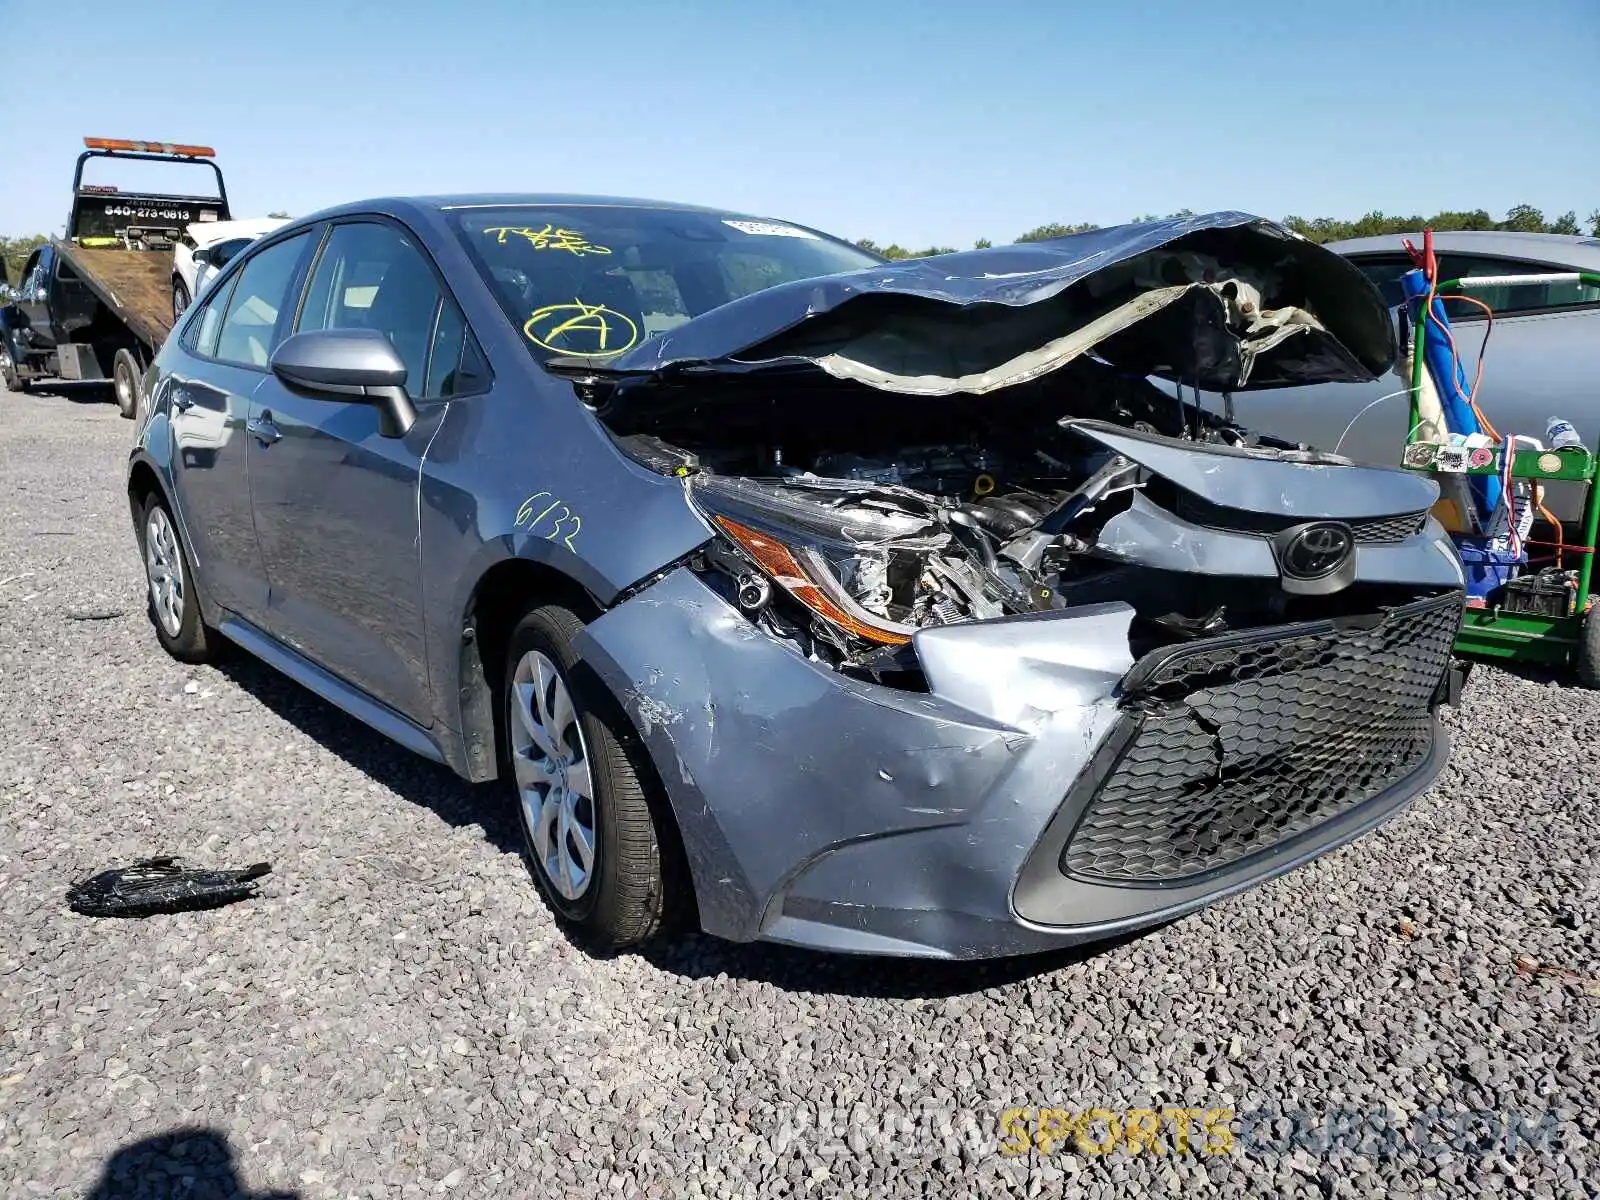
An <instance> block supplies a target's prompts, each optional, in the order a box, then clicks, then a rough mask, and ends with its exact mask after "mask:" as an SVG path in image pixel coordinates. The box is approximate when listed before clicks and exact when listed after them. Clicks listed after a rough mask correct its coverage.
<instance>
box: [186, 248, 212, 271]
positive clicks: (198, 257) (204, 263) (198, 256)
mask: <svg viewBox="0 0 1600 1200" xmlns="http://www.w3.org/2000/svg"><path fill="white" fill-rule="evenodd" d="M189 257H190V258H191V259H193V260H194V265H195V266H197V267H209V266H210V265H211V251H209V250H203V249H202V250H196V251H195V252H194V253H193V254H191V255H190V256H189Z"/></svg>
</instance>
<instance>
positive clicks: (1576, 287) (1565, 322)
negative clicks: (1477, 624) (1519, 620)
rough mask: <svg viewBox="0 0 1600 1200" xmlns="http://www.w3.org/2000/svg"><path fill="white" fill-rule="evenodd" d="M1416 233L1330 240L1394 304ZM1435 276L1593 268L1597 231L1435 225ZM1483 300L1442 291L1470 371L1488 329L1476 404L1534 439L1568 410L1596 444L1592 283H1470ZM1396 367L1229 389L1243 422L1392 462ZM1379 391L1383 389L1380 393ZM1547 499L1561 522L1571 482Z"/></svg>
mask: <svg viewBox="0 0 1600 1200" xmlns="http://www.w3.org/2000/svg"><path fill="white" fill-rule="evenodd" d="M1403 238H1410V239H1411V241H1412V243H1413V244H1414V245H1418V246H1420V245H1421V244H1422V234H1421V232H1417V233H1410V234H1386V235H1384V236H1382V237H1370V238H1353V239H1350V240H1347V241H1341V242H1329V243H1328V244H1327V248H1328V249H1330V250H1332V251H1334V252H1336V253H1338V254H1341V255H1343V256H1344V257H1346V258H1348V259H1349V260H1350V261H1351V262H1353V263H1355V265H1356V266H1358V267H1360V268H1361V270H1362V272H1363V273H1364V274H1365V275H1366V276H1367V278H1368V279H1370V280H1372V282H1373V283H1374V284H1376V285H1377V287H1378V290H1379V291H1380V292H1382V293H1383V298H1384V300H1385V301H1386V302H1387V303H1388V304H1389V305H1390V307H1391V308H1392V307H1394V306H1397V305H1399V304H1400V303H1401V299H1402V297H1401V294H1400V277H1401V276H1402V275H1404V274H1405V273H1406V272H1407V271H1409V270H1410V269H1411V259H1410V256H1409V255H1407V253H1406V251H1405V247H1404V246H1403V245H1402V244H1401V241H1402V239H1403ZM1433 245H1434V251H1435V253H1436V254H1438V256H1439V278H1440V279H1442V280H1445V279H1459V278H1462V277H1465V276H1473V275H1476V276H1488V275H1539V274H1546V273H1551V272H1563V271H1591V272H1600V238H1595V237H1567V236H1562V235H1559V234H1549V233H1504V232H1462V233H1436V234H1434V238H1433ZM1472 295H1473V296H1474V297H1475V298H1477V299H1479V300H1482V301H1483V302H1484V303H1485V304H1487V305H1489V307H1490V308H1491V309H1492V310H1493V311H1494V319H1493V323H1492V332H1490V328H1491V323H1490V321H1489V320H1488V319H1487V318H1486V317H1485V314H1484V313H1483V311H1482V310H1481V309H1479V308H1478V307H1477V306H1475V305H1471V304H1463V303H1459V302H1455V303H1452V302H1448V301H1447V302H1446V310H1447V311H1448V313H1449V314H1450V323H1451V326H1452V328H1453V330H1454V333H1455V340H1456V348H1457V351H1458V353H1459V354H1460V355H1461V358H1462V361H1463V364H1464V366H1465V367H1466V371H1467V377H1468V378H1469V379H1471V378H1472V377H1473V375H1474V373H1475V371H1476V364H1477V360H1478V354H1479V352H1480V350H1482V348H1483V344H1484V336H1485V334H1486V333H1488V334H1489V344H1488V353H1487V356H1486V358H1485V360H1484V372H1483V383H1482V386H1481V388H1480V390H1479V392H1478V404H1479V406H1480V407H1481V408H1482V409H1483V411H1484V413H1485V415H1486V416H1488V418H1489V420H1490V421H1491V422H1492V423H1493V424H1494V426H1495V428H1496V429H1497V430H1498V431H1499V432H1500V433H1501V434H1502V435H1504V436H1510V435H1512V434H1525V435H1527V436H1530V437H1536V438H1540V439H1543V437H1544V434H1545V426H1546V424H1547V423H1548V421H1549V419H1550V418H1551V417H1553V416H1561V417H1565V418H1567V419H1568V420H1570V421H1571V422H1572V423H1573V424H1574V425H1575V426H1576V427H1577V430H1578V433H1579V435H1580V436H1581V437H1582V438H1583V441H1584V444H1585V445H1587V446H1594V445H1596V444H1597V443H1600V288H1597V287H1594V286H1592V285H1589V284H1577V283H1546V284H1537V285H1532V286H1521V285H1519V286H1516V287H1511V286H1507V287H1498V288H1490V289H1487V290H1482V291H1474V292H1472ZM1405 388H1406V379H1405V378H1404V377H1403V376H1402V374H1401V368H1400V367H1398V366H1397V367H1396V368H1395V371H1394V372H1393V373H1391V374H1388V375H1385V376H1384V377H1382V378H1380V379H1378V380H1375V381H1374V382H1372V383H1366V384H1355V385H1350V384H1312V385H1310V386H1307V387H1297V388H1283V389H1278V390H1275V391H1266V392H1252V393H1247V394H1243V395H1240V396H1236V397H1235V398H1234V409H1235V413H1236V414H1237V419H1238V420H1239V422H1240V423H1241V424H1243V425H1246V426H1250V427H1254V428H1256V429H1261V430H1264V431H1267V432H1270V433H1272V434H1274V435H1276V436H1278V437H1283V438H1290V439H1293V440H1295V441H1300V442H1305V443H1307V444H1309V445H1312V446H1316V447H1317V448H1319V449H1322V450H1334V449H1335V448H1337V449H1338V451H1339V452H1340V453H1342V454H1347V455H1349V456H1350V457H1351V458H1354V459H1355V460H1356V461H1358V462H1365V463H1376V464H1381V465H1384V466H1395V465H1397V464H1398V463H1399V461H1400V451H1401V447H1402V446H1404V444H1405V438H1406V417H1407V414H1408V412H1409V405H1408V402H1407V398H1406V395H1405ZM1384 396H1388V397H1389V398H1388V399H1381V397H1384ZM1546 506H1547V507H1548V508H1550V510H1551V511H1552V512H1553V513H1554V514H1555V515H1556V516H1558V517H1559V518H1560V519H1561V520H1562V521H1565V522H1576V521H1577V520H1578V518H1579V516H1580V515H1581V513H1582V509H1583V487H1582V485H1581V484H1570V483H1566V484H1553V485H1551V486H1550V487H1549V489H1548V491H1547V493H1546Z"/></svg>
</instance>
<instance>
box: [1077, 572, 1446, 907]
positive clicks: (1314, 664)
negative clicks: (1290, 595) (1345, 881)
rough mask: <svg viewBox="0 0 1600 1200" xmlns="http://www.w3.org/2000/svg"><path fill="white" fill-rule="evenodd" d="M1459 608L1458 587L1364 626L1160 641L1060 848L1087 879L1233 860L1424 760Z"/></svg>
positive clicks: (1139, 876)
mask: <svg viewBox="0 0 1600 1200" xmlns="http://www.w3.org/2000/svg"><path fill="white" fill-rule="evenodd" d="M1460 623H1461V599H1460V596H1459V594H1456V593H1453V594H1450V595H1448V596H1444V597H1441V598H1438V599H1432V600H1426V601H1419V602H1417V603H1415V604H1410V605H1406V606H1404V607H1402V608H1395V609H1390V610H1388V612H1387V613H1386V614H1384V615H1383V617H1382V619H1381V620H1376V621H1375V623H1372V624H1370V625H1369V626H1368V627H1367V628H1350V627H1348V626H1347V627H1343V628H1336V627H1334V626H1333V625H1332V624H1331V623H1329V622H1316V623H1310V624H1306V625H1301V626H1290V627H1286V628H1284V629H1280V630H1277V631H1274V634H1273V635H1271V636H1261V635H1260V634H1259V633H1257V634H1240V635H1230V636H1227V637H1223V638H1216V639H1211V640H1208V641H1205V642H1197V643H1192V644H1190V645H1186V646H1180V647H1176V648H1170V647H1169V648H1167V649H1164V650H1158V651H1156V652H1155V653H1153V654H1150V655H1147V656H1146V657H1145V658H1144V659H1142V660H1141V661H1140V662H1139V664H1138V665H1136V666H1135V667H1134V669H1133V671H1132V672H1130V674H1129V676H1128V681H1127V684H1126V685H1125V688H1126V692H1127V693H1128V699H1127V700H1126V701H1125V707H1126V708H1127V709H1128V718H1127V719H1128V720H1130V721H1132V722H1134V729H1135V731H1134V732H1133V734H1132V737H1131V740H1130V741H1129V742H1128V743H1127V745H1126V746H1125V747H1124V748H1123V750H1122V752H1121V754H1120V755H1119V756H1118V758H1117V760H1116V762H1115V764H1114V765H1113V767H1112V768H1111V770H1110V772H1109V774H1108V775H1107V776H1106V777H1105V779H1104V780H1103V782H1102V783H1101V784H1100V786H1099V787H1098V788H1097V789H1096V790H1095V793H1094V795H1093V797H1092V798H1091V799H1090V801H1089V803H1088V805H1087V806H1086V808H1085V810H1084V813H1083V816H1082V818H1081V819H1080V821H1079V823H1078V826H1077V828H1076V829H1075V830H1074V831H1073V834H1072V836H1071V837H1070V838H1069V839H1068V840H1067V843H1066V846H1065V847H1064V848H1063V850H1062V852H1061V869H1062V870H1063V871H1065V872H1066V873H1068V874H1069V875H1073V876H1077V877H1080V878H1085V879H1099V880H1109V881H1113V882H1119V883H1167V882H1171V881H1174V880H1181V879H1186V878H1189V877H1192V876H1197V875H1202V874H1205V873H1207V872H1210V871H1215V870H1218V869H1220V868H1223V867H1227V866H1230V865H1232V864H1234V863H1236V862H1239V861H1240V860H1241V859H1244V858H1247V857H1249V856H1250V855H1252V854H1256V853H1258V852H1260V851H1264V850H1268V849H1270V848H1271V847H1273V846H1275V845H1277V844H1279V843H1281V842H1283V841H1285V840H1287V839H1289V838H1292V837H1295V836H1296V835H1298V834H1301V833H1304V832H1306V831H1307V830H1310V829H1312V828H1314V827H1315V826H1317V825H1320V824H1322V823H1323V822H1324V821H1328V820H1331V819H1333V818H1334V817H1337V816H1339V815H1341V814H1343V813H1346V812H1348V811H1350V810H1351V809H1352V808H1354V807H1356V806H1357V805H1359V804H1361V803H1363V802H1364V801H1366V800H1369V799H1372V798H1373V797H1375V796H1377V795H1379V794H1380V793H1382V792H1384V791H1385V790H1387V789H1388V788H1389V787H1391V786H1392V785H1394V784H1396V783H1399V782H1400V781H1401V780H1403V779H1405V778H1406V777H1407V776H1408V775H1410V774H1411V773H1412V772H1414V771H1416V770H1417V769H1418V768H1419V767H1421V766H1422V765H1423V764H1424V763H1425V762H1426V761H1427V759H1428V757H1429V754H1430V753H1431V751H1432V749H1433V738H1434V724H1433V714H1432V699H1433V696H1434V693H1435V691H1436V689H1437V688H1438V685H1439V682H1440V680H1441V678H1442V677H1443V675H1444V673H1445V670H1446V669H1447V667H1448V665H1449V661H1450V653H1451V648H1452V646H1453V644H1454V642H1455V638H1456V634H1457V631H1458V629H1459V627H1460Z"/></svg>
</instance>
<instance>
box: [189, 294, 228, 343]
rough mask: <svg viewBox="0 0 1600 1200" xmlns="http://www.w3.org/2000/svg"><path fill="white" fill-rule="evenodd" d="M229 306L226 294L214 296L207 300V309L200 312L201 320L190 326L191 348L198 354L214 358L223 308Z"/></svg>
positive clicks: (220, 328)
mask: <svg viewBox="0 0 1600 1200" xmlns="http://www.w3.org/2000/svg"><path fill="white" fill-rule="evenodd" d="M227 306H228V297H227V295H226V294H224V295H221V296H213V297H212V298H211V299H210V300H207V301H206V305H205V309H204V310H203V311H202V312H201V313H200V318H199V320H197V321H195V323H194V324H193V325H191V326H189V328H190V330H191V331H192V332H191V334H190V338H189V348H190V349H191V350H193V351H194V352H195V353H197V354H203V355H205V356H206V357H207V358H213V357H215V356H216V353H217V334H218V333H219V332H221V330H222V310H223V309H225V308H226V307H227Z"/></svg>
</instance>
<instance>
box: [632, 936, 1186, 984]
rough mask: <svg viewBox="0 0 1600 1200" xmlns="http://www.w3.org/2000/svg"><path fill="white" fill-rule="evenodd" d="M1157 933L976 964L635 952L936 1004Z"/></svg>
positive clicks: (702, 950)
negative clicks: (942, 1000)
mask: <svg viewBox="0 0 1600 1200" xmlns="http://www.w3.org/2000/svg"><path fill="white" fill-rule="evenodd" d="M1160 928H1162V927H1161V926H1156V927H1154V928H1153V929H1143V930H1140V931H1138V932H1137V933H1132V934H1124V935H1122V936H1120V937H1118V938H1115V939H1111V940H1107V941H1103V942H1095V943H1093V944H1091V945H1087V946H1072V947H1068V948H1066V949H1062V950H1050V951H1046V952H1045V953H1042V954H1025V955H1018V956H1016V957H1013V958H999V959H985V960H982V961H979V962H949V961H944V960H939V959H919V958H888V957H870V956H865V955H849V954H827V953H823V952H820V951H814V950H802V949H799V948H797V947H793V946H778V945H772V944H768V943H763V942H749V943H741V942H727V941H723V940H722V939H721V938H715V937H710V936H708V935H705V934H688V935H682V936H679V937H676V938H672V939H670V940H663V941H661V942H659V943H653V944H651V945H649V946H646V947H644V948H643V949H642V950H640V951H639V954H640V956H641V957H642V958H644V959H645V960H646V961H647V962H649V963H650V964H651V965H652V966H654V967H656V968H657V969H658V970H662V971H668V972H670V973H672V974H674V975H679V976H682V977H684V978H688V979H705V978H710V977H713V976H718V975H723V976H727V977H730V978H734V979H745V980H751V981H756V982H760V983H766V984H770V985H771V986H773V987H776V988H781V989H782V990H783V991H786V992H797V993H812V994H826V995H830V996H855V997H858V998H861V999H881V1000H939V999H945V998H948V997H951V996H963V995H969V994H971V993H974V992H983V991H988V990H990V989H992V988H1003V987H1009V986H1011V985H1013V984H1018V983H1023V982H1026V981H1027V980H1029V979H1033V978H1035V977H1036V976H1040V975H1048V974H1050V973H1051V972H1052V971H1059V970H1061V969H1063V968H1065V967H1072V966H1076V965H1078V964H1079V963H1083V962H1088V961H1089V960H1091V959H1093V958H1096V957H1098V956H1099V955H1102V954H1105V953H1108V952H1109V951H1112V950H1115V949H1116V948H1117V947H1119V946H1123V945H1126V944H1127V943H1128V942H1131V941H1134V940H1136V939H1137V938H1140V937H1144V936H1145V935H1147V934H1149V933H1152V932H1155V930H1156V929H1160Z"/></svg>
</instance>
